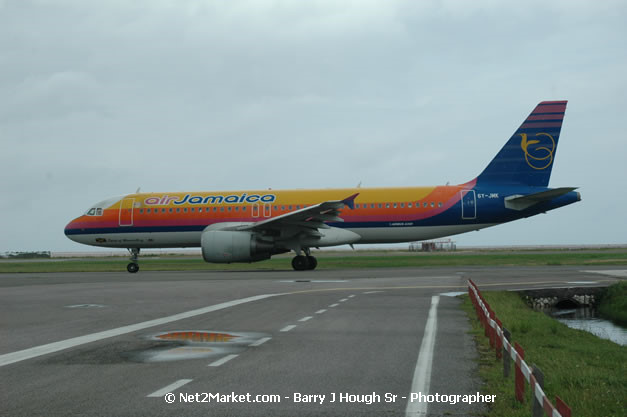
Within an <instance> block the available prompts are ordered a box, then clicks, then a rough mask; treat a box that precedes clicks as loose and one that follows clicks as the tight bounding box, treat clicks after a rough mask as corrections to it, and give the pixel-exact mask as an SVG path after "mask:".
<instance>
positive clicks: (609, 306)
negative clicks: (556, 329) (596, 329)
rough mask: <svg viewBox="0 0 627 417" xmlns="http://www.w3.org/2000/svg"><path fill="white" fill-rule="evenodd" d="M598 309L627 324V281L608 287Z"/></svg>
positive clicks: (613, 319) (617, 321)
mask: <svg viewBox="0 0 627 417" xmlns="http://www.w3.org/2000/svg"><path fill="white" fill-rule="evenodd" d="M598 310H599V313H600V314H601V316H602V317H604V318H606V319H608V320H611V321H613V322H614V323H616V324H619V325H621V326H627V281H621V282H619V283H617V284H614V285H611V286H609V287H607V289H606V290H605V293H604V294H603V298H601V300H600V303H599V309H598ZM625 395H627V393H626V394H625Z"/></svg>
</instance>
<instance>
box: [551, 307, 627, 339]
mask: <svg viewBox="0 0 627 417" xmlns="http://www.w3.org/2000/svg"><path fill="white" fill-rule="evenodd" d="M549 315H550V316H551V317H553V318H554V319H556V320H557V321H560V322H562V323H564V324H565V325H567V326H568V327H571V328H573V329H579V330H585V331H587V332H590V333H592V334H594V335H595V336H598V337H600V338H602V339H608V340H611V341H612V342H614V343H618V344H619V345H623V346H625V345H627V329H626V328H624V327H621V326H618V325H616V324H614V323H612V322H611V321H609V320H605V319H602V318H600V317H598V315H597V312H596V310H595V309H594V308H592V307H580V308H573V309H554V310H553V311H551V312H550V313H549Z"/></svg>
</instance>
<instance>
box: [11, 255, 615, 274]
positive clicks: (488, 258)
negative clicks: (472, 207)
mask: <svg viewBox="0 0 627 417" xmlns="http://www.w3.org/2000/svg"><path fill="white" fill-rule="evenodd" d="M316 256H318V268H319V269H353V268H397V267H401V268H402V267H437V266H452V267H454V266H543V265H588V266H590V265H627V252H594V253H581V252H572V253H571V252H550V253H542V252H540V253H502V252H496V253H493V252H486V253H472V254H468V253H441V254H422V253H419V254H415V255H397V254H394V253H393V252H391V253H390V254H386V255H379V254H377V255H353V256H350V255H348V256H337V255H325V254H323V253H322V254H317V255H316ZM290 262H291V258H290V257H278V258H273V259H270V260H267V261H262V262H256V263H253V264H246V263H236V264H208V263H205V262H203V260H202V259H201V258H200V257H199V258H168V257H164V258H160V259H155V258H154V257H150V256H148V257H140V266H141V270H142V271H185V270H226V271H229V270H290V269H292V268H291V264H290ZM127 263H128V260H126V259H125V258H104V259H103V258H94V259H88V260H86V259H64V260H60V259H51V260H50V261H43V260H41V261H37V262H35V261H32V262H28V261H25V262H15V261H11V262H8V261H2V260H0V273H2V272H5V273H6V272H104V271H111V272H114V271H123V270H125V268H126V264H127Z"/></svg>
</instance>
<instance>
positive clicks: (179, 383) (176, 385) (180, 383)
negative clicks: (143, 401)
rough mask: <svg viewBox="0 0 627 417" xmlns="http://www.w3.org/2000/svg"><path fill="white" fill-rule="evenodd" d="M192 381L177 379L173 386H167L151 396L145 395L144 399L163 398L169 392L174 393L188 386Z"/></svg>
mask: <svg viewBox="0 0 627 417" xmlns="http://www.w3.org/2000/svg"><path fill="white" fill-rule="evenodd" d="M192 381H193V380H192V379H179V380H178V381H176V382H175V383H173V384H170V385H168V386H167V387H164V388H161V389H160V390H158V391H155V392H153V393H152V394H148V395H146V397H163V396H164V395H166V394H168V393H170V392H173V391H176V390H177V389H179V388H181V387H182V386H183V385H185V384H189V383H190V382H192Z"/></svg>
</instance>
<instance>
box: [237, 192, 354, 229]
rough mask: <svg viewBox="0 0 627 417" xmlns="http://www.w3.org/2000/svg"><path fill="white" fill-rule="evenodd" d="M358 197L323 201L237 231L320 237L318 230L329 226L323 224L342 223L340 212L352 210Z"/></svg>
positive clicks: (352, 196)
mask: <svg viewBox="0 0 627 417" xmlns="http://www.w3.org/2000/svg"><path fill="white" fill-rule="evenodd" d="M358 195H359V193H357V194H353V195H351V196H350V197H348V198H345V199H344V200H332V201H325V202H323V203H319V204H315V205H313V206H309V207H305V208H302V209H300V210H296V211H292V212H289V213H285V214H282V215H280V216H277V217H273V218H271V219H267V220H262V221H259V222H256V223H251V224H248V225H245V226H242V227H239V228H238V230H249V231H254V232H261V233H262V234H268V235H270V236H273V235H277V237H278V238H287V237H290V236H294V235H298V234H300V235H303V234H304V235H305V236H307V237H322V236H323V233H321V232H320V231H319V230H318V229H329V228H330V226H328V225H327V224H326V223H325V222H343V221H344V220H343V219H342V218H341V217H340V210H341V209H342V208H344V207H346V206H348V207H349V208H351V209H353V208H354V207H355V205H354V201H355V198H356V197H357V196H358Z"/></svg>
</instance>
